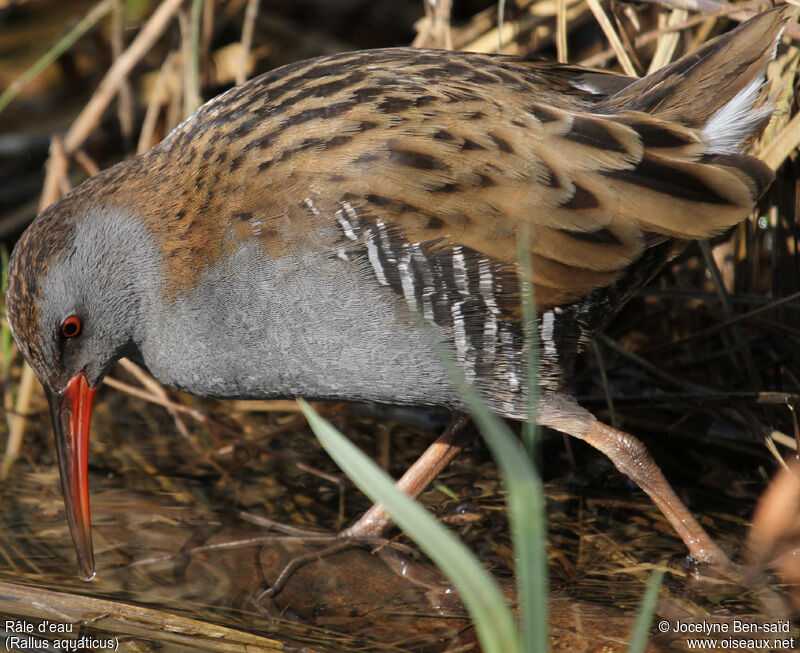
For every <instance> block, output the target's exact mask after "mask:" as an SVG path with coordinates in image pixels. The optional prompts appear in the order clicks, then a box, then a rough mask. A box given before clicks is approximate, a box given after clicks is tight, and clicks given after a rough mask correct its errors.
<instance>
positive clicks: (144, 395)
mask: <svg viewBox="0 0 800 653" xmlns="http://www.w3.org/2000/svg"><path fill="white" fill-rule="evenodd" d="M103 383H105V384H106V385H107V386H109V387H111V388H114V389H115V390H119V391H121V392H124V393H125V394H128V395H130V396H131V397H136V398H138V399H143V400H144V401H147V402H149V403H151V404H156V405H158V406H163V407H164V408H171V409H172V410H174V411H176V412H180V413H184V414H186V415H188V416H189V417H191V418H193V419H196V420H197V421H198V422H207V421H208V418H206V416H205V415H203V413H201V412H200V411H199V410H195V409H193V408H189V407H188V406H184V405H183V404H178V403H175V402H174V401H171V400H169V399H163V398H162V397H159V396H157V395H154V394H152V393H150V392H147V391H145V390H140V389H139V388H137V387H135V386H132V385H130V384H128V383H125V382H124V381H119V380H118V379H115V378H114V377H113V376H107V377H106V378H105V379H104V380H103Z"/></svg>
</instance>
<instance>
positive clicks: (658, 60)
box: [647, 9, 689, 74]
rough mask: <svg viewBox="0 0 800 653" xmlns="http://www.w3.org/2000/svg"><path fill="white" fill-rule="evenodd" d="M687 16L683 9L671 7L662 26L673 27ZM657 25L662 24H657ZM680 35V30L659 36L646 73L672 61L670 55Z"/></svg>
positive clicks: (672, 54)
mask: <svg viewBox="0 0 800 653" xmlns="http://www.w3.org/2000/svg"><path fill="white" fill-rule="evenodd" d="M688 16H689V13H688V12H687V11H686V10H685V9H673V11H672V13H670V15H669V17H667V18H666V19H664V22H665V25H664V26H666V27H674V26H675V25H680V24H681V23H685V22H686V19H687V18H688ZM661 20H662V18H661V16H659V21H661ZM659 27H663V26H661V25H659ZM680 37H681V34H680V32H669V33H665V34H664V35H662V36H661V38H659V39H658V45H657V46H656V51H655V54H654V55H653V58H652V59H651V60H650V67H649V68H648V69H647V73H648V74H650V73H652V72H654V71H656V70H659V69H660V68H663V67H664V66H666V65H667V64H668V63H670V62H671V61H672V57H673V56H674V54H675V49H676V48H677V47H678V41H679V40H680Z"/></svg>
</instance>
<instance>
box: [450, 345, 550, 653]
mask: <svg viewBox="0 0 800 653" xmlns="http://www.w3.org/2000/svg"><path fill="white" fill-rule="evenodd" d="M439 349H440V356H441V357H442V361H443V362H444V366H445V369H447V371H448V373H449V374H450V378H451V380H452V381H453V383H454V385H455V386H456V389H457V390H458V392H459V394H460V396H461V398H462V399H463V400H464V403H465V404H466V406H467V408H468V410H469V412H470V414H471V415H472V418H473V419H474V420H475V423H476V424H477V425H478V428H479V429H480V431H481V433H482V435H483V438H484V440H486V444H487V445H488V447H489V450H490V451H491V453H492V456H493V457H494V459H495V461H496V462H497V465H498V466H499V468H500V473H501V475H502V477H503V483H504V485H505V487H506V492H507V498H506V505H507V506H508V520H509V524H510V528H511V538H512V540H513V543H514V554H515V558H516V569H515V573H514V575H515V577H516V579H517V591H518V593H519V605H520V619H521V621H522V628H521V630H522V641H523V647H524V649H523V650H525V651H530V652H535V653H543V652H544V651H547V650H548V648H549V632H548V623H547V622H548V619H547V611H548V607H549V603H548V590H547V531H546V519H547V516H546V511H545V501H544V488H543V486H542V482H541V479H540V478H539V475H538V473H537V472H536V470H535V469H534V466H533V465H532V464H531V460H530V458H529V457H528V454H527V452H526V451H525V449H524V447H523V446H522V443H521V442H520V441H519V438H517V437H516V436H515V435H514V434H513V433H512V432H511V429H510V428H509V427H508V425H507V424H506V423H505V422H504V421H503V420H502V419H500V418H499V417H497V415H495V414H494V413H492V412H491V411H490V410H489V409H488V408H486V406H485V405H484V403H483V400H482V399H481V398H480V397H479V395H478V393H477V392H476V391H475V390H474V389H473V388H472V386H471V385H469V384H468V383H467V382H466V380H465V379H464V375H463V374H462V372H461V370H460V369H459V368H458V367H457V366H456V364H455V362H454V361H453V360H452V358H451V357H450V355H449V353H448V352H446V351H444V349H443V348H442V347H440V348H439Z"/></svg>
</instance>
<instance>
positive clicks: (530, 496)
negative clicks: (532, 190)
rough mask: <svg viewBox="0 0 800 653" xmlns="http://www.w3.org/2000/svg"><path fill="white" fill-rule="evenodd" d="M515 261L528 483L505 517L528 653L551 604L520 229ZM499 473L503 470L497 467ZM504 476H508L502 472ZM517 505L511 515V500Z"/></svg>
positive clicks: (532, 325) (544, 646) (532, 307)
mask: <svg viewBox="0 0 800 653" xmlns="http://www.w3.org/2000/svg"><path fill="white" fill-rule="evenodd" d="M517 261H518V265H519V277H520V290H521V292H522V327H523V333H524V335H525V347H524V349H523V354H524V360H523V362H524V366H525V383H526V387H527V390H528V396H527V400H526V401H527V406H526V407H527V420H526V422H525V423H524V424H523V425H522V442H523V445H524V447H525V449H526V451H527V452H528V455H529V456H530V472H531V473H530V474H528V476H529V477H530V478H529V479H527V480H526V479H525V478H523V477H522V476H520V482H521V483H522V482H525V483H529V487H528V488H527V489H526V490H525V491H524V492H523V494H522V495H521V496H519V497H518V496H517V494H518V493H519V490H518V491H517V492H516V493H514V494H511V492H510V490H509V519H510V520H511V528H512V534H513V535H514V538H513V541H514V549H515V552H516V556H517V573H516V574H515V576H516V581H517V593H518V596H519V605H520V608H519V610H520V632H521V639H522V646H523V649H524V650H525V651H527V652H530V653H542V652H543V651H547V650H548V648H549V645H550V641H549V618H548V611H549V607H550V603H549V600H548V593H549V590H548V578H547V514H546V502H545V496H544V487H543V486H542V482H541V477H540V476H539V469H538V467H537V463H538V462H539V461H540V460H541V438H540V431H539V424H538V423H537V413H538V408H539V327H538V325H537V320H536V304H535V301H534V299H535V298H534V291H533V282H532V279H533V267H532V262H531V243H530V234H529V231H528V229H527V228H525V227H523V228H522V229H521V230H520V232H519V233H518V234H517ZM501 470H502V467H501ZM502 473H503V476H504V478H505V476H506V474H507V472H506V471H505V470H502ZM531 479H535V480H531ZM523 501H524V502H525V503H522V505H521V506H520V508H519V509H517V510H514V511H512V510H511V508H510V503H511V502H514V503H516V502H523ZM526 504H527V505H528V506H530V508H529V510H530V516H529V517H528V518H527V519H525V516H524V515H525V513H524V509H525V506H526Z"/></svg>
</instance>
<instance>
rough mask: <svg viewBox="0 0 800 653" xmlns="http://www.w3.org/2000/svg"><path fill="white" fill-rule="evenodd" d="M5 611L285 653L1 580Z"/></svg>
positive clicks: (179, 642)
mask: <svg viewBox="0 0 800 653" xmlns="http://www.w3.org/2000/svg"><path fill="white" fill-rule="evenodd" d="M0 612H2V613H4V614H7V615H15V616H25V617H29V618H34V619H50V620H55V621H59V622H69V623H85V624H88V625H90V626H91V628H92V630H94V631H101V632H102V633H106V634H107V636H108V637H115V636H132V637H137V638H145V639H156V640H158V641H159V642H163V643H171V644H173V645H176V646H183V647H186V648H187V650H201V651H219V652H220V653H268V652H270V651H281V650H284V649H283V645H282V644H281V643H280V642H278V641H275V640H272V639H268V638H267V637H262V636H260V635H254V634H252V633H248V632H245V631H242V630H235V629H233V628H226V627H224V626H218V625H216V624H212V623H208V622H204V621H200V620H198V619H188V618H186V617H180V616H178V615H172V614H169V613H167V612H165V611H164V610H163V609H158V610H155V609H151V608H145V607H140V606H136V605H129V604H127V603H121V602H119V601H110V600H107V599H98V598H94V597H91V596H83V595H80V594H69V593H66V592H54V591H52V590H47V589H42V588H39V587H32V586H27V585H18V584H15V583H5V582H0Z"/></svg>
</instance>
